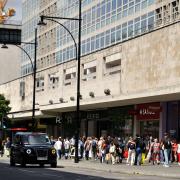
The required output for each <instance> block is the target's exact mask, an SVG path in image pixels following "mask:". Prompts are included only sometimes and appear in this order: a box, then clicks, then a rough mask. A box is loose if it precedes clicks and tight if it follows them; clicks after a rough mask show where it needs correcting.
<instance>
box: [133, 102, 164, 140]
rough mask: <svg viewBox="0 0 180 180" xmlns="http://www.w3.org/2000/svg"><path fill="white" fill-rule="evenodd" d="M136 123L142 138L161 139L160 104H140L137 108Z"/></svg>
mask: <svg viewBox="0 0 180 180" xmlns="http://www.w3.org/2000/svg"><path fill="white" fill-rule="evenodd" d="M136 109H137V114H136V120H137V121H136V122H137V126H138V127H139V128H138V129H139V133H140V135H141V136H147V135H152V136H153V137H154V138H155V137H157V138H158V137H159V126H160V112H161V106H160V103H146V104H138V105H137V106H136Z"/></svg>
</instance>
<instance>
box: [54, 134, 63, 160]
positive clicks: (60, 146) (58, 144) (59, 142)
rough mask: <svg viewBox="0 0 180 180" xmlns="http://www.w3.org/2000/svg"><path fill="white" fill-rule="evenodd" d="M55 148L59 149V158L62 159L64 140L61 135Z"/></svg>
mask: <svg viewBox="0 0 180 180" xmlns="http://www.w3.org/2000/svg"><path fill="white" fill-rule="evenodd" d="M54 148H55V149H56V151H57V157H58V159H61V154H62V141H61V137H59V138H58V140H57V141H56V143H55V144H54Z"/></svg>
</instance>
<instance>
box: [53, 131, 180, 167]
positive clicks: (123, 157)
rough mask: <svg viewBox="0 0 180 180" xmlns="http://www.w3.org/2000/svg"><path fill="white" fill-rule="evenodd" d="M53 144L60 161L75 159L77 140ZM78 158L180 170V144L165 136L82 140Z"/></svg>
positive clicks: (79, 144) (71, 139)
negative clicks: (172, 166) (174, 164)
mask: <svg viewBox="0 0 180 180" xmlns="http://www.w3.org/2000/svg"><path fill="white" fill-rule="evenodd" d="M51 142H52V144H53V145H54V147H55V149H56V150H57V157H58V159H61V158H62V157H64V158H65V159H68V158H74V156H75V138H74V137H72V138H70V139H69V138H65V139H63V138H62V137H59V138H58V139H57V140H54V139H53V137H51ZM78 156H79V158H80V159H85V160H89V159H93V160H99V162H100V163H111V164H113V165H114V164H117V163H122V161H124V162H126V164H127V165H141V164H145V163H151V164H152V165H155V164H157V165H159V164H163V165H164V167H169V164H170V163H173V162H177V163H178V165H179V166H180V142H177V141H176V139H171V138H169V136H168V134H167V133H166V134H165V135H164V138H163V139H162V140H159V139H158V138H156V137H152V136H146V137H140V136H139V135H136V138H132V137H126V138H120V137H110V136H108V137H100V138H99V139H98V138H96V137H87V138H86V137H82V138H80V139H79V143H78Z"/></svg>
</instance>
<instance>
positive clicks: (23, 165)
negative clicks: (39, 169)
mask: <svg viewBox="0 0 180 180" xmlns="http://www.w3.org/2000/svg"><path fill="white" fill-rule="evenodd" d="M21 167H26V163H25V162H24V160H23V159H22V161H21Z"/></svg>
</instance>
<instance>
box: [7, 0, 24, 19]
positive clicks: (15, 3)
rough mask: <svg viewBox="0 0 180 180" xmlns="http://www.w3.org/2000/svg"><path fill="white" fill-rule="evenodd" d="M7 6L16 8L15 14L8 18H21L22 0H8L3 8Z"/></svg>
mask: <svg viewBox="0 0 180 180" xmlns="http://www.w3.org/2000/svg"><path fill="white" fill-rule="evenodd" d="M8 8H14V9H15V10H16V14H15V16H14V17H11V18H10V19H9V20H17V21H19V20H22V0H8V2H7V4H6V7H5V9H8Z"/></svg>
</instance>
